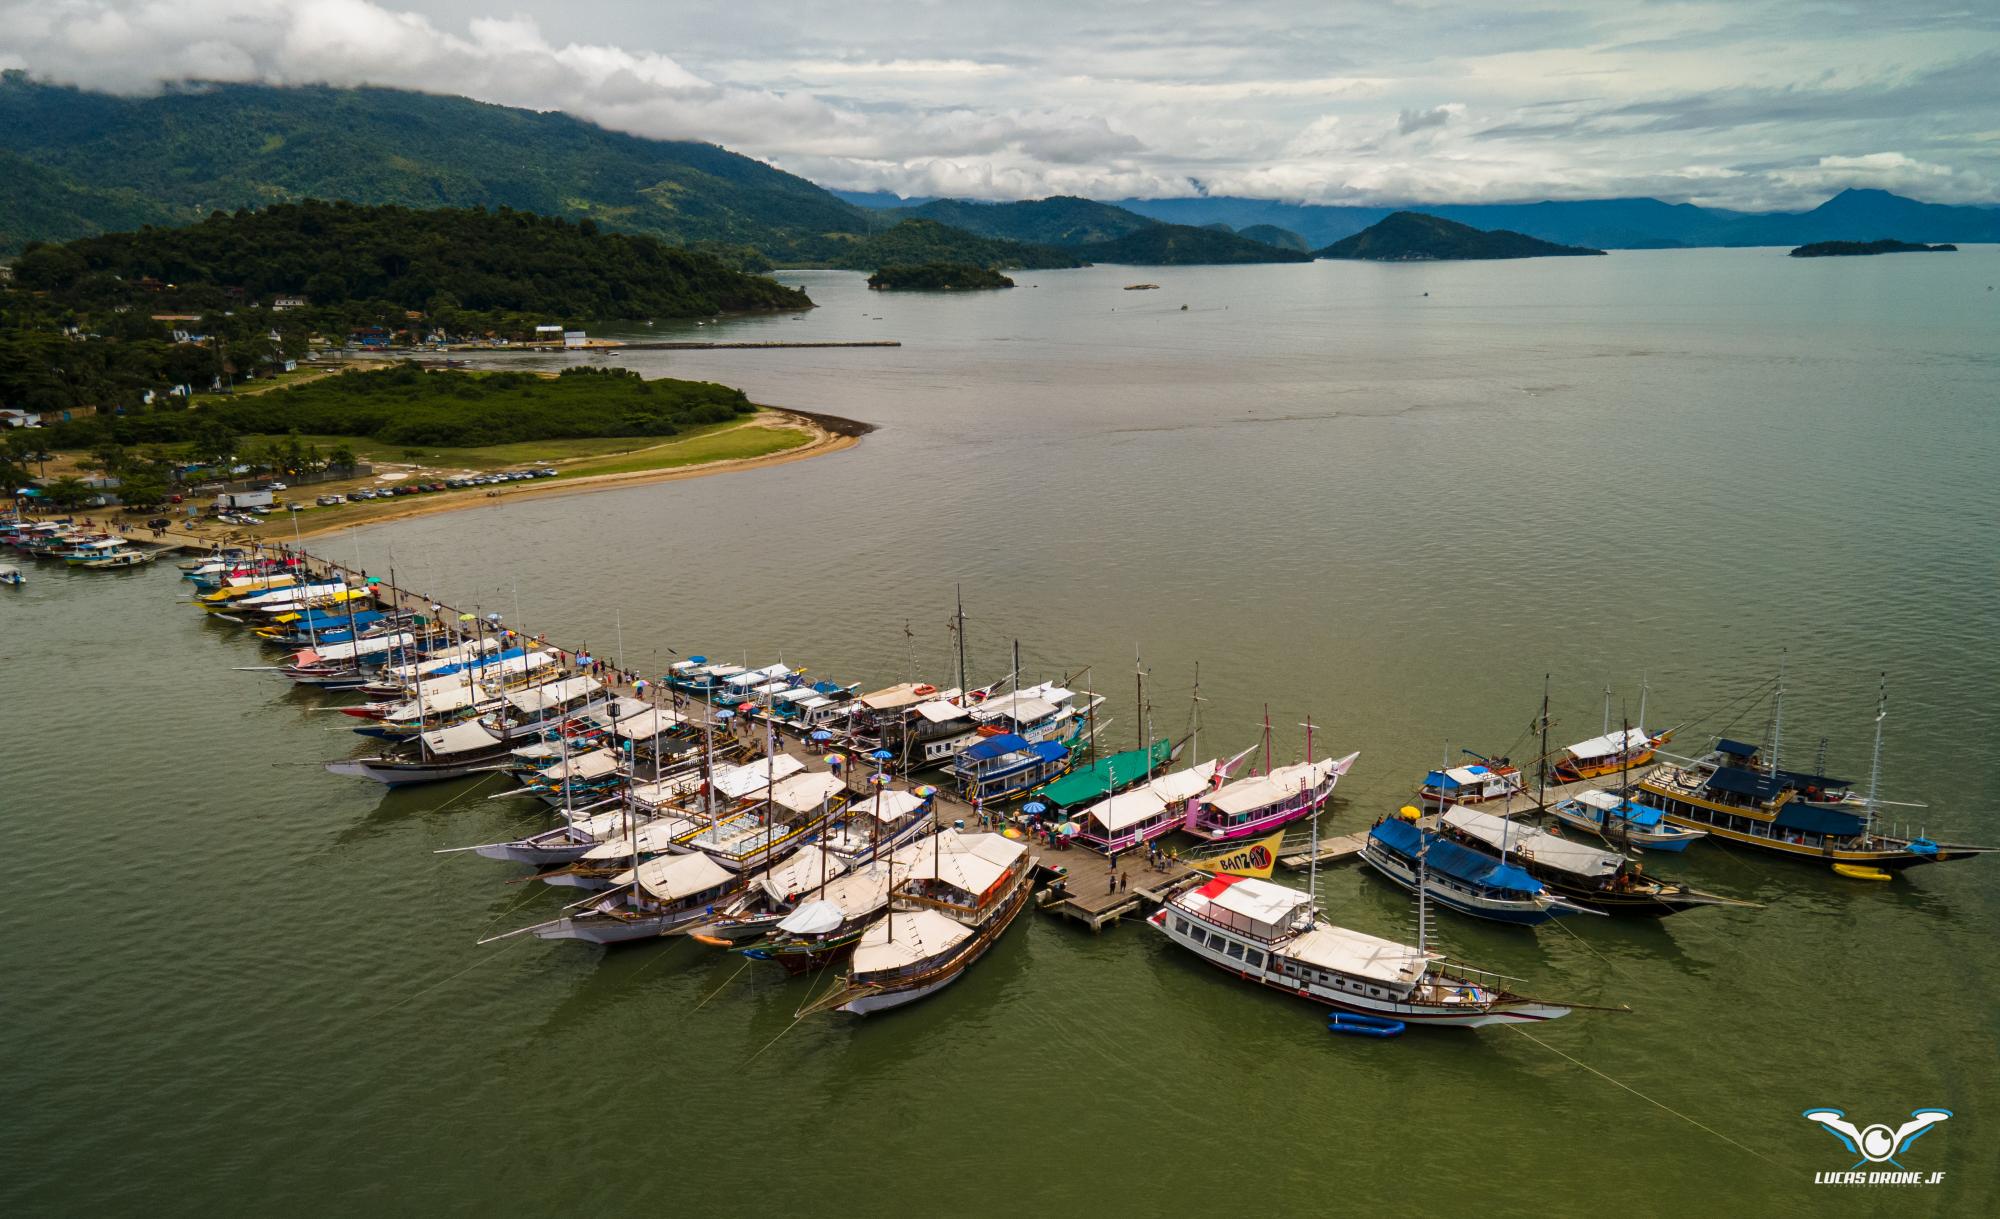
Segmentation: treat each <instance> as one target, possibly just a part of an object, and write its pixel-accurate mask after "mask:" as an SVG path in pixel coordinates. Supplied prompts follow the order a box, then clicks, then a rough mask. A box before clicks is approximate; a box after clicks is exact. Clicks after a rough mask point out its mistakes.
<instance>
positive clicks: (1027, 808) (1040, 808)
mask: <svg viewBox="0 0 2000 1219" xmlns="http://www.w3.org/2000/svg"><path fill="white" fill-rule="evenodd" d="M1021 811H1022V812H1024V813H1046V812H1048V811H1049V806H1048V805H1046V804H1043V803H1042V802H1041V801H1040V800H1030V801H1028V802H1027V803H1026V804H1023V805H1022V806H1021Z"/></svg>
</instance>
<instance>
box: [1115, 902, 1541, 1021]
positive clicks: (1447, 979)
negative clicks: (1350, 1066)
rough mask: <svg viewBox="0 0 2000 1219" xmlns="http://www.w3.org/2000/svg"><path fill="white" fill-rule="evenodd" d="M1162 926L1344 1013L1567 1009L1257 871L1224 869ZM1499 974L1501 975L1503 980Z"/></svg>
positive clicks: (1280, 987) (1211, 955) (1244, 970)
mask: <svg viewBox="0 0 2000 1219" xmlns="http://www.w3.org/2000/svg"><path fill="white" fill-rule="evenodd" d="M1146 921H1147V922H1148V923H1150V924H1152V926H1153V927H1154V929H1155V930H1157V931H1159V932H1160V933H1161V934H1162V935H1164V936H1166V937H1167V938H1168V939H1170V940H1172V941H1173V942H1174V943H1176V944H1179V945H1180V946H1181V947H1183V948H1185V949H1187V950H1188V951H1189V952H1192V953H1194V954H1195V955H1196V956H1198V957H1200V958H1201V959H1202V960H1204V961H1207V962H1208V963H1209V964H1211V965H1214V966H1216V967H1217V968H1220V969H1224V970H1227V971H1228V972H1230V973H1233V974H1235V975H1236V976H1237V977H1239V978H1242V979H1244V980H1245V981H1250V982H1258V983H1261V984H1263V985H1265V986H1268V987H1270V988H1271V989H1273V990H1277V991H1282V992H1284V993H1286V994H1290V995H1296V996H1298V997H1299V998H1301V999H1308V1000H1311V1001H1312V1002H1314V1003H1318V1004H1322V1005H1324V1006H1328V1007H1332V1008H1337V1009H1339V1010H1340V1011H1344V1012H1358V1013H1361V1014H1363V1015H1368V1016H1377V1017H1384V1018H1387V1019H1390V1020H1400V1021H1405V1022H1408V1023H1412V1024H1435V1025H1458V1026H1463V1027H1467V1028H1478V1027H1480V1026H1482V1025H1488V1024H1525V1023H1536V1022H1539V1021H1543V1020H1554V1019H1556V1018H1558V1017H1560V1016H1567V1015H1568V1014H1569V1013H1570V1008H1569V1007H1567V1006H1564V1005H1562V1004H1559V1003H1549V1002H1545V1001H1543V1000H1540V999H1529V998H1525V997H1523V996H1521V995H1516V994H1512V993H1510V992H1508V991H1506V990H1504V989H1502V988H1501V987H1499V986H1498V985H1496V984H1495V982H1494V981H1489V980H1488V979H1492V978H1494V975H1489V974H1483V973H1481V972H1480V971H1478V970H1467V969H1462V968H1461V969H1456V970H1448V969H1446V968H1444V966H1443V963H1442V962H1443V957H1442V956H1441V955H1440V954H1438V953H1434V952H1429V951H1426V950H1425V949H1424V948H1423V947H1422V946H1421V945H1419V946H1417V947H1411V946H1410V945H1407V944H1398V943H1396V942H1395V941H1393V940H1384V939H1380V938H1377V937H1376V936H1372V935H1367V934H1364V933H1362V932H1359V931H1350V930H1348V929H1347V928H1345V927H1337V926H1335V925H1334V924H1332V923H1330V922H1328V921H1327V920H1326V919H1325V918H1324V917H1323V916H1322V915H1321V914H1320V913H1319V911H1318V910H1317V909H1315V908H1314V906H1313V899H1312V896H1311V895H1310V894H1306V893H1301V892H1299V891H1298V890H1297V889H1291V888H1287V887H1285V886H1284V885H1280V884H1274V883H1273V882H1271V881H1268V880H1258V879H1255V878H1253V877H1242V876H1231V875H1221V876H1217V877H1215V878H1214V879H1213V880H1211V881H1209V882H1208V883H1207V884H1205V885H1202V886H1201V887H1199V888H1196V889H1191V890H1188V891H1187V892H1185V893H1182V894H1180V895H1179V896H1177V897H1174V898H1173V899H1171V900H1170V901H1168V902H1167V904H1166V905H1164V906H1162V907H1161V908H1160V910H1159V912H1158V913H1156V914H1154V915H1153V916H1152V917H1151V918H1149V919H1147V920H1146ZM1496 980H1497V979H1496Z"/></svg>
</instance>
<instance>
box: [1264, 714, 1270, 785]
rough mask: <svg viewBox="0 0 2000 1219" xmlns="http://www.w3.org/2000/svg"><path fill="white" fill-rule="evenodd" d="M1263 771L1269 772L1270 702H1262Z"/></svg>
mask: <svg viewBox="0 0 2000 1219" xmlns="http://www.w3.org/2000/svg"><path fill="white" fill-rule="evenodd" d="M1264 773H1265V774H1267V775H1268V774H1270V773H1271V704H1269V703H1265V704H1264Z"/></svg>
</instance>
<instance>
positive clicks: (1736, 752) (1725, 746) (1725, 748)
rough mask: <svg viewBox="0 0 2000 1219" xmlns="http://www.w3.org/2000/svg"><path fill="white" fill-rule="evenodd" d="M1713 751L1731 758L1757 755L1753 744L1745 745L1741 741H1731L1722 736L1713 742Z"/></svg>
mask: <svg viewBox="0 0 2000 1219" xmlns="http://www.w3.org/2000/svg"><path fill="white" fill-rule="evenodd" d="M1715 751H1716V752H1717V753H1723V754H1728V755H1729V756H1730V757H1732V758H1754V757H1756V756H1757V747H1756V746H1755V745H1745V744H1744V743H1743V742H1741V741H1732V740H1730V739H1729V738H1728V737H1723V738H1722V739H1721V740H1719V741H1717V742H1716V743H1715Z"/></svg>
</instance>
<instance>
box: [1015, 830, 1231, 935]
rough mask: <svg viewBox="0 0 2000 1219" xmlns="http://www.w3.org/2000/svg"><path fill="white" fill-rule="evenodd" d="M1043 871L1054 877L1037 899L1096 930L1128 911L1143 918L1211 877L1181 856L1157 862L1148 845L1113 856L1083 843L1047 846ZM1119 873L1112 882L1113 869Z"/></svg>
mask: <svg viewBox="0 0 2000 1219" xmlns="http://www.w3.org/2000/svg"><path fill="white" fill-rule="evenodd" d="M1041 864H1042V871H1043V874H1044V875H1045V876H1047V877H1049V883H1048V884H1047V885H1046V886H1045V887H1044V888H1042V889H1041V890H1039V891H1038V892H1037V893H1036V895H1035V900H1036V901H1037V903H1039V904H1040V906H1041V907H1042V909H1044V910H1046V911H1048V912H1049V913H1050V914H1059V915H1061V916H1062V917H1064V918H1066V919H1072V920H1074V921H1076V922H1079V923H1082V924H1083V925H1084V926H1086V927H1088V928H1090V929H1091V930H1092V931H1093V932H1095V931H1102V930H1104V928H1106V927H1108V926H1110V925H1111V924H1113V923H1116V922H1117V921H1119V920H1120V919H1122V918H1124V917H1125V916H1126V915H1128V914H1132V915H1138V916H1139V917H1141V918H1143V917H1145V916H1146V915H1147V914H1150V913H1151V912H1152V909H1153V907H1155V906H1158V905H1159V904H1160V903H1162V902H1164V901H1166V900H1167V899H1168V898H1170V897H1172V896H1173V895H1174V894H1176V893H1179V892H1181V891H1183V890H1185V889H1188V888H1190V887H1192V886H1194V885H1196V884H1199V883H1201V882H1202V881H1204V880H1206V879H1208V876H1207V874H1206V873H1203V872H1197V871H1195V870H1194V869H1193V868H1190V867H1188V866H1187V865H1186V864H1184V863H1181V862H1179V861H1178V860H1173V859H1166V860H1163V861H1162V862H1161V863H1160V865H1159V866H1158V867H1154V866H1153V865H1152V864H1151V863H1149V862H1148V861H1147V859H1146V855H1145V853H1144V852H1143V851H1128V852H1126V853H1125V855H1124V857H1123V858H1120V859H1117V860H1112V859H1108V858H1106V857H1105V856H1103V855H1100V854H1098V853H1097V852H1096V851H1092V850H1089V849H1087V848H1085V847H1080V846H1058V847H1056V848H1054V849H1050V848H1048V847H1044V848H1042V854H1041ZM1114 874H1115V875H1116V876H1117V877H1118V878H1119V883H1118V886H1117V888H1116V889H1115V890H1114V889H1113V888H1112V883H1111V878H1112V876H1113V875H1114Z"/></svg>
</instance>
